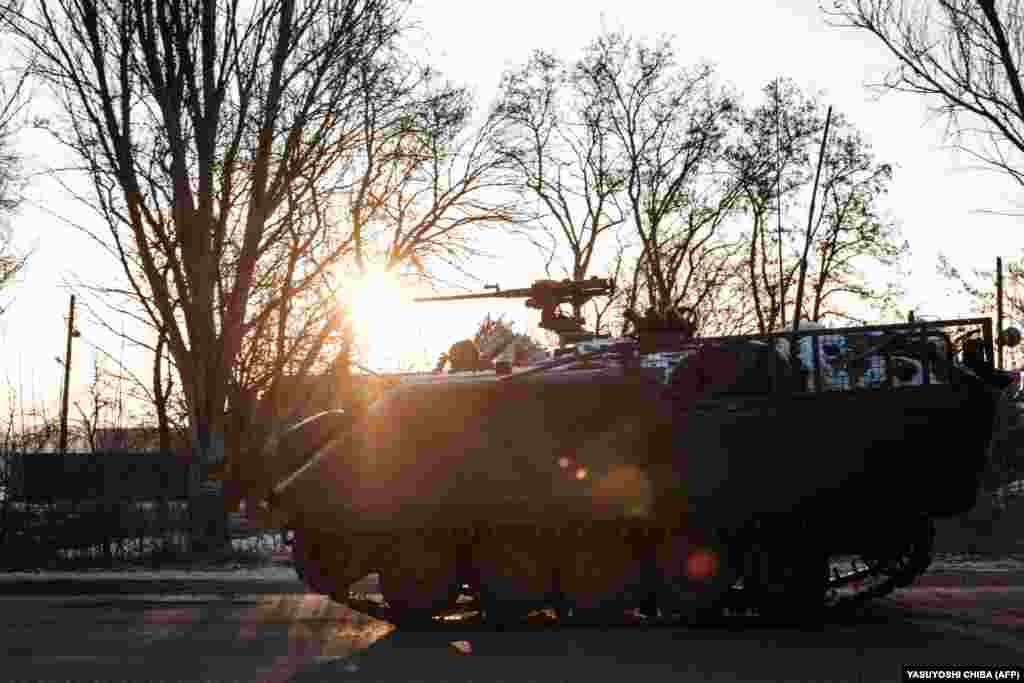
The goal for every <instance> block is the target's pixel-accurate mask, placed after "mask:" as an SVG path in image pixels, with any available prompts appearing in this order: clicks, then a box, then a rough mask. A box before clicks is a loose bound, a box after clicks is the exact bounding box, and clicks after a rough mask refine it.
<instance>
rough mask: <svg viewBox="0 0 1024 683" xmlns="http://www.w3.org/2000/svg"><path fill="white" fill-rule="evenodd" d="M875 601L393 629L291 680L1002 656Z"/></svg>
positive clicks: (464, 677)
mask: <svg viewBox="0 0 1024 683" xmlns="http://www.w3.org/2000/svg"><path fill="white" fill-rule="evenodd" d="M940 639H946V641H945V642H948V634H947V635H945V636H944V635H943V634H940V633H936V632H935V631H932V630H929V629H927V628H922V627H920V626H918V625H916V624H914V623H911V622H909V621H907V620H906V619H904V618H903V617H902V616H901V614H900V613H899V612H898V611H893V610H892V609H889V610H886V609H881V610H879V609H874V610H871V611H868V612H865V613H863V614H860V615H858V616H857V617H855V618H851V619H848V620H847V621H846V622H843V623H832V624H827V625H824V626H819V627H802V628H801V627H782V626H779V625H758V624H755V623H752V622H750V621H747V622H745V623H743V624H741V625H735V624H729V623H725V624H719V625H715V626H710V627H680V626H645V625H622V626H610V627H577V626H566V627H558V626H537V627H522V628H516V629H509V630H504V631H503V630H497V629H495V628H490V627H487V626H485V625H476V626H469V627H462V626H454V625H453V626H441V627H438V628H437V629H435V630H430V631H415V630H406V629H396V630H394V631H392V632H390V633H388V634H387V635H385V636H384V637H382V638H380V639H378V640H377V641H375V642H374V643H372V644H371V645H369V646H368V647H367V648H366V649H364V650H361V651H359V652H356V653H353V654H352V655H351V656H349V657H345V658H340V659H336V660H331V661H327V662H321V663H318V664H315V665H313V666H310V667H307V668H304V669H303V670H302V671H300V672H298V673H296V674H295V675H294V676H292V678H291V679H290V680H291V681H295V682H311V681H321V680H331V681H577V680H579V681H596V680H622V681H673V682H676V683H678V682H679V681H691V680H692V681H780V680H785V681H866V680H871V681H886V680H894V681H895V680H900V676H901V667H902V666H904V665H908V664H916V665H921V664H922V663H924V664H926V665H929V666H932V665H943V664H947V665H954V664H956V665H964V664H969V663H976V664H979V665H992V664H993V663H995V662H1003V663H1009V662H1011V661H1013V660H1012V659H1009V658H1008V657H1009V656H1010V655H1012V653H1010V652H1008V651H1003V652H1002V653H1001V654H1000V653H999V652H997V651H993V649H992V648H990V647H985V646H983V644H981V643H976V642H972V641H971V640H970V639H962V640H961V641H960V642H958V643H957V644H956V645H954V646H952V647H945V648H943V651H939V650H937V649H936V645H937V644H938V642H939V641H940Z"/></svg>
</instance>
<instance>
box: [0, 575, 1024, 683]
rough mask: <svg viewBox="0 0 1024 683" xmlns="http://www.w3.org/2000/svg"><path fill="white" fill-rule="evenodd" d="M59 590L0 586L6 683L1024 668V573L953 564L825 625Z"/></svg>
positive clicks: (804, 675) (250, 585) (177, 587)
mask: <svg viewBox="0 0 1024 683" xmlns="http://www.w3.org/2000/svg"><path fill="white" fill-rule="evenodd" d="M50 583H51V587H50V588H49V589H47V588H45V587H44V583H42V582H40V583H38V584H37V585H36V586H35V587H34V589H31V590H28V589H26V590H20V589H17V587H15V586H12V585H8V586H7V587H6V589H0V593H3V594H0V680H11V681H28V680H51V681H54V680H56V681H72V680H73V681H78V680H108V681H112V680H118V681H120V680H124V681H136V680H163V681H172V680H188V681H268V682H270V681H272V682H278V681H296V682H298V681H321V680H323V681H605V680H616V681H633V682H637V683H639V682H640V681H673V682H685V681H899V680H901V667H902V666H904V665H917V666H955V665H978V666H992V665H998V666H1003V665H1020V664H1022V663H1024V571H1001V572H980V573H979V572H976V571H940V572H937V573H933V574H930V575H928V576H926V577H923V579H921V580H920V583H919V584H917V585H915V586H914V587H911V588H909V589H906V590H903V591H900V592H898V593H897V594H894V596H893V597H892V598H890V599H886V600H884V601H881V602H880V603H878V604H877V605H875V606H874V607H872V608H871V609H870V610H868V611H866V612H865V613H864V614H863V615H860V616H859V617H857V618H856V619H853V620H851V621H850V622H848V623H842V624H833V625H829V626H827V627H824V628H816V629H798V628H778V627H771V626H758V625H752V624H749V623H748V624H745V625H744V626H743V627H742V628H740V627H735V626H733V627H728V626H727V627H722V626H718V627H705V628H684V627H643V626H623V627H616V628H583V627H563V628H550V627H525V628H523V629H519V630H515V631H511V632H495V631H494V630H489V629H487V628H485V627H482V626H479V625H477V626H473V625H459V624H453V625H446V626H444V627H441V628H439V629H437V630H435V631H433V632H414V631H404V630H396V629H394V628H393V627H392V626H391V625H390V624H388V623H386V622H383V621H379V620H376V619H373V618H370V617H368V616H366V615H363V614H360V613H357V612H353V611H352V610H349V609H347V608H345V607H342V606H339V605H337V604H335V603H332V602H331V601H330V600H328V599H327V598H325V597H323V596H319V595H313V594H306V593H303V592H301V587H300V586H299V585H298V584H297V583H294V582H293V583H291V584H289V583H287V582H281V581H268V582H262V583H261V582H254V581H236V582H231V581H229V580H225V581H221V582H219V583H218V582H213V581H207V582H204V581H198V580H193V581H180V580H179V581H175V580H165V581H163V582H162V583H161V582H156V581H155V580H138V581H136V582H134V583H131V584H128V583H127V582H122V583H123V584H125V585H126V589H125V590H123V591H117V592H113V590H112V587H114V588H116V584H110V585H105V584H102V582H100V583H99V584H98V585H97V587H96V589H95V590H94V591H93V592H92V594H83V593H84V592H85V591H82V590H74V589H73V588H72V589H69V585H61V584H53V583H52V582H50ZM22 588H24V586H23V585H22ZM147 588H159V589H160V591H156V590H147ZM97 591H99V592H97ZM55 592H63V593H66V594H64V595H58V594H54V593H55ZM71 593H78V594H71Z"/></svg>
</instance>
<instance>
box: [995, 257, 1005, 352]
mask: <svg viewBox="0 0 1024 683" xmlns="http://www.w3.org/2000/svg"><path fill="white" fill-rule="evenodd" d="M996 339H997V340H998V341H997V342H996V348H997V349H998V351H997V353H998V354H999V365H998V367H999V369H1000V370H1002V369H1003V258H1002V257H1001V256H996Z"/></svg>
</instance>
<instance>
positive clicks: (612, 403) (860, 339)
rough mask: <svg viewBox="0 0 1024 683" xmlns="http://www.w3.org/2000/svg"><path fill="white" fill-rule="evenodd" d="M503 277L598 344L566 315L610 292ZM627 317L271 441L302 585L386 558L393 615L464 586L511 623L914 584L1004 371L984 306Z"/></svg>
mask: <svg viewBox="0 0 1024 683" xmlns="http://www.w3.org/2000/svg"><path fill="white" fill-rule="evenodd" d="M511 291H512V292H514V295H516V296H522V295H525V296H527V297H528V302H527V304H528V305H530V306H533V307H535V308H539V309H541V312H542V325H544V326H546V327H548V329H554V330H556V331H558V332H559V333H560V334H562V335H564V340H565V341H566V343H567V345H569V346H571V345H572V344H580V343H581V341H580V340H581V339H584V340H585V337H586V335H585V334H583V332H584V331H582V329H581V327H580V325H579V321H576V320H574V319H572V318H571V317H570V316H566V315H564V314H559V313H558V312H557V307H558V306H559V305H561V304H566V303H573V302H581V301H585V300H586V299H588V298H590V297H592V296H598V295H601V294H605V293H608V292H609V291H610V283H608V282H605V281H599V280H589V281H585V282H569V281H566V282H562V283H556V282H543V283H538V285H536V286H534V287H533V288H528V290H511ZM501 294H504V293H502V292H495V293H487V294H483V295H479V296H498V295H501ZM472 296H475V295H472ZM458 298H462V297H458ZM634 322H635V330H634V334H633V335H632V336H630V337H628V338H622V339H617V340H616V339H609V340H604V341H603V342H601V343H596V344H595V343H594V340H592V339H591V347H590V348H591V350H589V351H582V350H579V348H577V349H576V350H573V351H572V352H570V353H563V354H559V355H557V356H556V357H555V358H553V359H551V360H548V361H545V362H542V363H539V364H536V365H534V366H532V367H527V368H520V369H514V368H513V369H509V368H505V369H504V370H501V369H499V372H495V371H487V372H468V373H466V372H462V373H448V374H444V373H434V374H429V375H424V376H421V377H418V378H408V379H407V380H406V381H404V382H401V383H399V384H398V385H397V386H395V387H394V388H393V389H392V390H390V391H389V392H388V393H387V394H386V395H384V396H383V397H382V398H381V399H379V400H378V401H376V402H375V403H373V404H372V405H371V406H370V407H369V409H368V410H367V411H366V413H365V414H361V415H349V414H343V413H340V412H329V413H324V414H322V415H318V416H316V417H314V418H311V419H309V420H307V421H306V422H304V423H302V424H300V425H298V426H296V427H295V428H294V429H292V430H291V431H290V432H289V433H288V434H287V435H286V436H285V438H284V440H283V441H282V443H281V448H282V449H283V450H288V451H290V452H293V453H302V454H303V456H302V459H303V461H304V464H302V466H300V467H297V468H296V469H295V470H294V471H293V472H290V473H289V474H288V476H287V477H285V478H284V479H283V480H282V481H280V482H279V483H278V484H277V485H276V486H275V487H274V489H273V492H272V494H271V496H270V498H271V504H272V505H274V506H277V507H279V508H281V509H284V510H286V511H288V513H289V514H290V515H291V519H292V525H293V528H294V529H295V537H294V557H295V566H296V570H297V572H298V573H299V575H300V576H301V577H302V578H303V579H304V580H305V581H306V582H307V584H308V585H309V586H310V587H311V588H312V589H313V590H315V591H318V592H321V593H326V594H329V595H330V596H331V597H333V598H334V599H335V600H338V601H339V602H347V601H349V600H350V597H351V596H350V593H349V586H350V585H351V584H352V583H353V582H355V581H357V580H358V579H360V578H361V577H364V576H365V575H367V574H369V573H373V572H376V573H378V574H379V576H380V581H381V586H382V592H383V597H384V601H385V604H384V607H385V612H384V615H385V617H386V618H388V619H390V620H392V621H395V622H397V623H400V624H404V623H415V622H420V623H425V622H429V621H430V620H431V619H436V618H437V617H438V615H440V614H442V613H443V612H444V611H445V610H448V609H451V608H452V607H453V605H454V604H455V601H456V600H457V598H458V596H459V595H460V594H462V595H463V596H465V595H466V594H470V595H471V596H472V597H473V599H474V601H475V602H474V606H475V608H476V609H477V610H479V611H480V612H481V613H482V614H483V617H484V619H485V620H487V621H488V622H493V623H499V624H504V623H508V622H509V621H516V620H518V619H521V618H523V617H524V616H526V615H527V614H528V613H530V612H531V611H535V610H540V609H545V608H549V609H550V610H553V611H554V612H555V613H557V614H558V615H560V616H561V617H562V618H566V619H569V620H573V619H595V618H596V619H602V620H603V619H607V618H610V617H609V615H614V614H622V613H624V612H626V611H631V613H633V614H641V615H645V616H646V617H649V618H662V619H665V618H668V619H686V620H693V619H701V618H708V617H714V616H716V615H720V614H722V613H723V610H732V611H733V612H736V611H740V612H744V611H745V612H747V613H751V611H752V612H753V613H759V614H761V615H773V616H790V617H792V616H794V615H798V617H797V618H800V619H804V618H812V617H815V616H816V615H820V614H821V613H822V611H823V610H824V609H825V608H826V607H827V606H836V607H841V606H843V605H847V606H849V605H853V604H858V603H860V602H862V601H863V600H865V599H869V598H872V597H876V596H879V595H882V594H884V593H886V592H887V591H889V590H892V589H893V588H895V587H897V586H901V585H906V584H908V583H909V582H911V581H913V579H914V578H915V577H916V576H917V575H919V574H920V573H921V572H923V571H924V570H925V569H926V568H927V566H928V564H929V562H930V558H931V550H932V539H933V534H934V527H933V521H934V520H935V519H936V518H941V517H946V516H951V515H956V514H958V513H961V512H964V511H966V510H968V509H969V508H970V507H971V506H972V505H973V503H974V501H975V497H976V495H977V489H978V477H979V475H980V473H981V472H982V469H983V467H984V464H985V461H986V454H987V450H988V448H989V446H990V441H991V438H992V430H993V417H994V415H995V408H996V403H997V400H998V395H999V392H1000V391H1001V390H1002V388H1003V387H1005V386H1006V385H1007V384H1008V383H1009V378H1008V376H1007V375H1005V374H1002V373H1000V372H999V371H997V370H996V369H995V368H994V367H993V346H994V343H995V342H996V341H997V340H994V339H993V334H992V328H991V321H990V320H989V319H987V318H975V319H964V320H945V321H928V322H914V323H908V324H898V325H877V326H869V327H848V328H837V329H820V328H816V329H810V328H808V327H805V328H804V329H798V330H797V331H795V332H794V331H787V332H781V333H777V334H770V335H746V336H736V337H718V338H700V337H695V336H694V335H693V328H694V325H693V323H694V321H693V320H691V319H689V317H688V316H687V315H685V314H683V315H676V314H666V315H660V316H659V315H657V314H655V313H654V312H653V311H652V312H649V313H648V315H647V316H645V317H642V318H641V317H637V318H635V319H634ZM567 348H568V347H567ZM922 482H925V483H922Z"/></svg>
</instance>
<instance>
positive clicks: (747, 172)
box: [729, 79, 908, 332]
mask: <svg viewBox="0 0 1024 683" xmlns="http://www.w3.org/2000/svg"><path fill="white" fill-rule="evenodd" d="M764 95H765V97H764V100H763V102H762V103H761V104H759V105H757V106H755V107H754V108H753V109H751V110H750V111H749V112H746V113H745V114H744V115H743V117H742V119H741V125H740V135H739V136H738V139H737V140H736V142H735V143H734V144H733V145H732V146H731V148H730V150H729V160H730V166H731V169H732V173H734V174H735V177H736V179H737V182H738V183H739V185H740V187H741V189H742V201H741V204H740V206H741V207H742V209H743V216H745V217H749V219H750V228H749V231H746V232H745V233H744V241H745V245H746V246H745V249H744V254H743V257H742V261H743V269H742V277H743V281H744V287H745V289H746V290H747V292H748V296H749V298H750V302H749V308H750V312H751V313H752V314H753V320H752V321H751V327H753V328H755V329H757V330H758V331H760V332H769V331H772V330H776V329H781V328H784V327H786V324H787V323H786V321H787V311H788V312H789V314H790V317H792V315H796V313H795V312H796V309H797V308H799V309H800V310H801V316H803V315H804V314H806V315H807V316H808V317H810V318H811V319H812V320H815V321H817V320H820V319H821V318H822V317H825V316H831V317H840V318H847V319H852V320H855V319H857V318H856V317H855V316H854V315H852V314H851V313H850V310H849V303H850V301H849V298H850V297H853V298H854V299H856V300H859V301H862V302H867V303H870V304H874V305H881V306H885V305H888V304H889V303H891V301H892V300H893V298H894V297H895V295H896V293H897V292H896V287H895V286H894V285H892V284H883V285H876V284H872V282H871V281H869V280H868V279H866V278H865V277H864V274H863V268H864V267H865V266H868V265H881V266H884V267H891V266H894V265H896V263H897V262H898V260H899V258H900V257H901V256H903V255H905V253H906V251H907V248H908V247H907V244H906V242H905V241H902V240H901V239H900V236H899V233H898V231H897V229H896V227H895V226H894V224H893V223H892V222H891V221H890V220H888V219H887V218H885V217H884V216H882V215H881V213H880V209H879V208H878V203H879V199H880V198H881V197H882V195H883V194H884V193H885V192H886V190H887V188H888V185H889V183H890V182H891V179H892V168H891V166H889V165H888V164H885V163H880V162H878V161H877V160H876V159H875V157H874V154H873V153H872V151H871V149H870V146H869V145H868V144H867V143H866V142H865V141H864V139H863V137H862V135H861V134H860V132H859V131H858V130H857V129H856V128H855V127H854V126H853V125H852V124H850V123H849V122H848V121H847V120H846V119H845V117H843V116H842V115H841V114H836V115H834V116H833V117H832V121H831V126H830V128H831V131H830V133H829V136H828V141H827V142H826V144H825V147H824V148H822V147H821V145H822V140H823V136H824V135H825V133H826V131H825V123H826V120H825V118H826V117H825V116H823V112H822V106H821V104H820V103H819V102H818V100H817V98H814V97H808V96H806V95H804V94H803V93H802V92H801V91H800V90H799V88H797V87H796V85H795V84H794V83H792V82H791V81H789V80H783V79H780V80H777V81H773V82H771V83H769V84H768V85H766V86H765V88H764ZM822 151H823V152H824V154H822V155H820V154H819V153H821V152H822ZM819 155H820V157H821V159H822V163H821V174H820V177H819V178H818V181H819V193H818V194H819V197H820V200H819V201H818V202H817V205H816V206H815V207H814V210H813V212H812V211H811V209H812V207H811V206H809V203H810V199H811V196H812V194H813V191H814V188H813V183H814V180H815V174H816V172H817V168H818V164H817V163H816V162H817V160H818V158H819ZM801 223H802V225H801ZM805 264H806V265H805ZM801 281H803V282H805V284H806V290H807V291H806V294H805V295H804V296H803V297H802V298H803V299H804V300H803V301H800V302H799V306H798V302H797V296H798V292H799V293H800V294H803V291H802V288H801V287H800V286H799V284H800V282H801ZM844 296H845V297H846V298H847V300H845V301H844V300H842V298H843V297H844ZM837 298H838V299H839V301H836V302H835V304H834V305H832V304H833V301H834V300H836V299H837Z"/></svg>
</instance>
